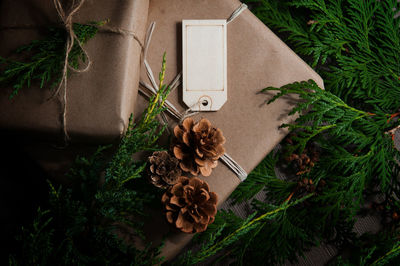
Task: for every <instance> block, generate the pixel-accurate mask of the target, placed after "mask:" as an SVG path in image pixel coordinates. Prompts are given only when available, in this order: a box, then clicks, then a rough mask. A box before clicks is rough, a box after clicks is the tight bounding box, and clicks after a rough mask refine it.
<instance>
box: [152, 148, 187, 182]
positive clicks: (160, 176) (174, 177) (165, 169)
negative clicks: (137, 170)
mask: <svg viewBox="0 0 400 266" xmlns="http://www.w3.org/2000/svg"><path fill="white" fill-rule="evenodd" d="M149 163H150V167H149V179H150V182H151V183H152V184H154V185H155V186H156V187H159V188H167V187H168V186H171V185H174V184H176V182H178V177H180V176H181V173H182V172H181V169H180V168H179V160H178V159H176V158H175V157H172V156H171V155H169V153H168V152H167V151H156V152H153V154H152V156H150V157H149Z"/></svg>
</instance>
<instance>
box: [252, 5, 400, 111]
mask: <svg viewBox="0 0 400 266" xmlns="http://www.w3.org/2000/svg"><path fill="white" fill-rule="evenodd" d="M245 2H248V3H252V4H253V5H254V8H253V11H254V12H255V14H256V15H257V16H258V17H259V18H260V19H261V20H262V21H263V22H264V23H265V24H266V25H268V26H269V27H272V28H273V29H276V30H278V31H282V32H285V35H284V36H285V39H286V40H287V42H288V43H289V45H292V47H293V48H294V50H295V51H296V52H297V53H298V54H300V55H302V56H304V58H305V59H306V60H307V61H309V62H310V63H311V64H312V66H313V67H316V70H317V71H318V73H319V74H320V75H321V76H322V77H323V78H324V80H325V87H326V90H328V91H330V92H332V93H334V94H335V95H337V96H340V97H341V98H343V99H344V100H346V101H347V102H348V103H350V104H352V105H353V106H355V107H357V108H362V109H364V110H365V109H368V110H369V111H370V112H373V113H375V112H378V111H384V112H387V113H395V112H397V110H398V109H399V107H400V103H399V101H398V100H397V99H399V97H400V80H399V76H400V61H399V60H400V57H399V54H400V51H399V48H400V34H399V23H400V17H399V16H396V13H397V12H398V10H399V8H400V3H399V2H398V1H396V0H388V1H375V0H365V1H359V0H342V1H337V0H299V1H290V0H250V1H245ZM304 14H307V15H306V16H305V15H304ZM286 36H287V37H286Z"/></svg>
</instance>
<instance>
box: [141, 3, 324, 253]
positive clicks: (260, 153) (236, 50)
mask: <svg viewBox="0 0 400 266" xmlns="http://www.w3.org/2000/svg"><path fill="white" fill-rule="evenodd" d="M240 5H241V3H240V2H239V1H237V0H218V1H215V0H169V1H165V0H151V1H150V7H149V15H148V24H149V23H151V22H152V21H155V22H156V27H155V30H154V32H153V35H152V40H151V43H150V46H149V50H148V52H147V60H148V62H149V64H150V66H151V68H152V70H153V72H154V73H155V74H156V73H158V72H159V71H160V66H161V59H162V56H163V53H164V52H166V54H167V67H166V83H168V82H171V81H172V80H173V79H174V78H175V76H176V75H177V74H178V73H179V72H180V71H181V70H182V30H181V28H182V20H184V19H227V18H228V17H229V16H230V15H231V14H232V12H233V11H234V10H236V9H237V8H238V7H239V6H240ZM227 64H228V69H227V79H228V87H227V88H228V100H227V102H226V103H225V104H224V105H223V106H222V108H221V109H220V110H219V111H216V112H201V113H200V114H198V115H196V116H194V117H193V119H194V120H195V121H198V120H199V119H200V118H202V117H205V118H207V119H209V120H210V121H211V123H212V124H213V125H214V126H216V127H218V128H220V129H221V130H222V131H223V134H224V136H225V138H226V143H225V149H226V152H227V153H228V154H229V155H230V156H231V157H232V158H233V159H234V160H235V161H236V162H237V163H238V164H239V165H240V166H242V167H243V168H244V169H245V170H246V172H247V173H249V172H251V171H252V169H254V168H255V167H256V166H257V165H258V164H259V163H260V161H261V160H262V159H263V158H264V157H265V156H266V155H267V154H268V153H269V152H270V151H271V150H272V149H273V148H274V147H275V146H276V145H277V144H278V143H279V142H280V141H281V140H282V138H284V137H285V135H286V134H287V131H286V130H283V129H279V126H280V125H281V124H283V123H289V122H292V121H293V120H294V119H295V117H293V116H292V117H289V116H288V113H289V111H290V110H291V108H292V107H293V101H295V100H296V99H294V98H291V97H287V98H285V99H279V100H277V101H275V102H274V103H272V104H270V105H267V104H265V102H266V100H268V99H270V97H271V95H266V94H260V93H259V92H260V91H261V90H262V89H263V88H265V87H268V86H275V87H280V86H282V85H285V84H288V83H291V82H295V81H303V80H309V79H313V80H314V81H316V82H317V84H318V85H319V86H321V87H323V81H322V79H321V78H320V77H319V75H318V74H317V73H315V72H314V71H313V70H312V69H311V68H310V67H309V66H308V65H307V64H306V63H305V62H304V61H303V60H302V59H301V58H300V57H298V56H297V55H296V54H295V53H294V52H293V51H292V50H291V49H290V48H289V47H288V46H286V45H285V44H284V43H283V42H282V41H281V40H280V39H279V38H278V37H277V36H276V35H275V34H274V33H273V32H272V31H271V30H270V29H268V28H267V27H266V26H265V25H264V24H263V23H262V22H261V21H260V20H259V19H258V18H257V17H255V16H254V15H253V14H252V13H251V12H250V11H249V10H245V11H243V12H242V13H241V14H240V15H239V16H238V17H237V18H236V19H235V20H233V21H232V22H230V23H229V24H228V25H227ZM141 79H142V80H143V81H145V82H147V83H150V82H149V80H148V78H147V75H146V72H145V70H144V69H143V68H142V73H141ZM181 90H182V87H178V88H177V89H175V90H173V91H172V92H171V93H170V95H169V96H168V100H169V101H170V102H171V103H173V105H174V106H175V107H176V108H178V110H179V111H181V112H184V110H185V109H186V108H188V107H187V106H186V105H185V104H184V103H183V101H182V91H181ZM147 104H148V100H147V98H145V97H144V96H142V95H141V94H139V97H138V100H137V103H136V106H135V114H136V116H137V117H139V115H140V114H141V113H142V111H143V110H144V109H145V107H146V106H147ZM170 121H171V128H173V126H174V125H175V124H176V123H174V122H175V120H174V119H173V118H171V119H170ZM200 178H202V179H203V180H205V181H207V182H208V183H209V185H210V191H214V192H216V193H217V194H218V197H219V202H218V204H219V205H221V204H222V203H223V202H224V201H225V200H226V199H227V198H228V197H229V195H230V194H231V193H232V192H233V191H234V190H235V188H236V187H237V186H238V185H239V183H240V180H239V178H238V177H237V176H236V175H235V174H234V173H233V172H232V171H231V170H230V169H229V168H228V167H226V166H225V165H224V164H223V163H222V162H221V161H220V162H219V164H218V166H217V167H216V168H214V169H213V172H212V174H211V176H209V177H202V176H200ZM165 220H166V219H165V217H164V216H163V214H162V213H158V214H157V218H156V217H154V219H153V223H154V224H152V225H149V228H150V229H151V230H149V235H150V239H152V240H153V241H155V242H157V241H160V239H161V237H162V236H163V235H165V233H166V232H167V231H168V230H169V228H171V227H170V226H169V225H168V224H167V222H166V221H165ZM155 230H156V231H155ZM172 232H173V233H172V234H171V235H170V236H169V237H168V238H167V239H166V242H165V247H164V249H163V251H162V254H161V255H162V256H165V257H166V258H167V259H171V258H173V257H174V256H176V255H177V254H178V253H179V251H180V250H181V249H182V248H183V247H184V246H185V245H186V244H187V243H188V242H189V241H190V239H191V238H192V235H190V234H185V233H176V232H174V231H173V230H172Z"/></svg>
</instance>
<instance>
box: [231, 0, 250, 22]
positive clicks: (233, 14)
mask: <svg viewBox="0 0 400 266" xmlns="http://www.w3.org/2000/svg"><path fill="white" fill-rule="evenodd" d="M246 9H247V5H246V4H243V3H242V4H241V5H240V6H239V7H238V8H237V9H236V10H235V11H233V13H232V15H231V16H230V17H229V18H228V19H227V20H226V24H229V23H231V22H232V21H233V20H235V18H237V17H238V16H239V15H240V14H241V13H242V12H243V11H245V10H246Z"/></svg>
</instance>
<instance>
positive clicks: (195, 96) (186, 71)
mask: <svg viewBox="0 0 400 266" xmlns="http://www.w3.org/2000/svg"><path fill="white" fill-rule="evenodd" d="M226 48H227V47H226V20H183V21H182V52H183V55H182V58H183V64H182V66H183V102H184V103H185V104H186V105H187V106H188V107H189V108H191V110H193V111H217V110H219V109H220V108H221V107H222V105H224V103H225V102H226V101H227V52H226Z"/></svg>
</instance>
